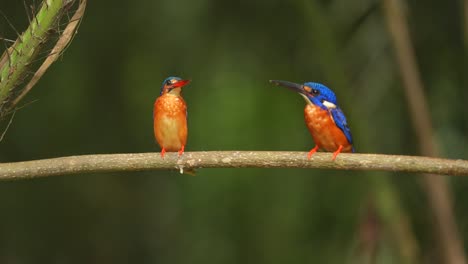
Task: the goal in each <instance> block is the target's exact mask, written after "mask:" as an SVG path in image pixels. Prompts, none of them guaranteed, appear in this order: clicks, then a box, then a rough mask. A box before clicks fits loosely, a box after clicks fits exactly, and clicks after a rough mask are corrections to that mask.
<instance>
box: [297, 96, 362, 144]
mask: <svg viewBox="0 0 468 264" xmlns="http://www.w3.org/2000/svg"><path fill="white" fill-rule="evenodd" d="M304 115H305V122H306V125H307V128H308V129H309V132H310V134H311V135H312V138H313V139H314V141H315V144H317V145H318V146H319V148H321V149H324V150H326V151H330V152H334V151H336V150H337V149H338V148H339V147H340V145H341V146H343V150H342V151H341V152H352V148H353V146H352V145H351V144H350V143H349V142H348V140H347V139H346V136H345V134H344V133H343V131H341V129H340V128H339V127H337V126H336V125H335V122H334V121H333V118H332V116H331V114H330V112H329V111H328V110H324V109H322V108H320V107H318V106H315V105H313V104H307V106H306V107H305V109H304Z"/></svg>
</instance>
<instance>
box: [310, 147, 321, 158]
mask: <svg viewBox="0 0 468 264" xmlns="http://www.w3.org/2000/svg"><path fill="white" fill-rule="evenodd" d="M318 149H319V146H318V145H315V147H314V148H313V149H311V150H310V151H309V154H307V159H310V158H311V157H312V155H314V153H315V152H317V150H318Z"/></svg>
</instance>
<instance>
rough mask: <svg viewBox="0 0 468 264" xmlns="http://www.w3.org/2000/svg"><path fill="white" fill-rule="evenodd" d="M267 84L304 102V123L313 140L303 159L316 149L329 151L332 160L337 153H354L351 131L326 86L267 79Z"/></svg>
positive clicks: (332, 93) (334, 97)
mask: <svg viewBox="0 0 468 264" xmlns="http://www.w3.org/2000/svg"><path fill="white" fill-rule="evenodd" d="M270 83H273V84H275V85H278V86H283V87H286V88H289V89H291V90H293V91H295V92H298V93H299V94H300V95H301V96H302V97H304V99H305V101H306V102H307V105H306V107H305V109H304V115H305V122H306V125H307V128H308V129H309V132H310V134H311V135H312V138H313V139H314V141H315V147H314V148H313V149H311V150H310V152H309V154H308V155H307V158H309V159H310V158H311V156H312V155H313V154H314V153H315V152H317V150H319V149H323V150H325V151H329V152H333V158H332V160H335V159H336V157H337V156H338V154H340V153H341V152H354V147H353V138H352V136H351V130H350V129H349V127H348V123H347V122H346V117H345V115H344V114H343V111H341V109H340V107H338V104H337V101H336V95H335V93H334V92H333V91H332V90H331V89H330V88H328V87H327V86H325V85H323V84H321V83H315V82H306V83H304V84H297V83H292V82H287V81H278V80H270Z"/></svg>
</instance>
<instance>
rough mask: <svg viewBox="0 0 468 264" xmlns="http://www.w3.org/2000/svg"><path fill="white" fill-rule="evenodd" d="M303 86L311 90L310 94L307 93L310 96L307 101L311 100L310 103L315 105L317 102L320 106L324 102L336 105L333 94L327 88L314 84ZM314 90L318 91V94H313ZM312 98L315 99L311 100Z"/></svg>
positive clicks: (308, 83)
mask: <svg viewBox="0 0 468 264" xmlns="http://www.w3.org/2000/svg"><path fill="white" fill-rule="evenodd" d="M304 86H307V87H310V88H311V89H312V90H311V92H309V94H310V96H308V97H309V100H311V101H312V102H314V103H315V102H316V101H318V102H320V104H321V103H323V101H324V100H325V101H328V102H330V103H332V104H335V105H336V104H337V102H336V95H335V93H334V92H333V91H332V90H331V89H330V88H328V87H327V86H325V85H323V84H321V83H316V82H306V83H304ZM314 89H315V90H316V91H318V94H314V92H313V90H314ZM312 96H313V98H315V99H314V100H312V98H311V97H312Z"/></svg>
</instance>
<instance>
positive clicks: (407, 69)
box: [383, 0, 466, 264]
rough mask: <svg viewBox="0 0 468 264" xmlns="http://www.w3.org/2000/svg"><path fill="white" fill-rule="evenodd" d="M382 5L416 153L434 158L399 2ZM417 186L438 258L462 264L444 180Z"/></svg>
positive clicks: (421, 87)
mask: <svg viewBox="0 0 468 264" xmlns="http://www.w3.org/2000/svg"><path fill="white" fill-rule="evenodd" d="M383 4H384V11H385V14H386V19H387V25H388V28H389V31H390V35H391V39H392V41H393V46H394V48H395V53H396V57H397V61H398V64H399V69H400V74H401V78H402V81H403V87H404V91H405V95H406V99H407V102H408V107H409V114H410V116H411V120H412V124H413V127H414V131H415V132H416V135H417V140H418V142H419V149H420V153H421V154H422V155H426V156H437V154H438V151H437V150H436V147H435V145H436V144H435V140H434V132H433V129H432V124H431V117H430V113H429V109H428V106H427V99H426V96H425V93H424V85H423V83H422V80H421V76H420V73H419V69H418V66H417V62H416V56H415V53H414V50H413V48H412V44H411V38H410V32H409V28H408V21H407V19H406V16H405V10H406V9H405V8H404V3H403V0H383ZM421 183H422V188H423V189H424V190H425V192H426V195H427V199H428V201H429V208H430V209H431V212H432V215H433V217H434V226H435V231H436V235H437V237H438V239H437V240H436V241H437V243H438V247H439V250H440V253H441V255H442V259H443V261H442V262H443V263H448V264H464V263H466V260H465V255H464V252H463V243H462V240H461V238H460V236H459V232H458V228H457V224H456V222H455V216H454V213H453V210H452V203H453V202H452V197H451V193H450V189H449V186H448V184H447V181H446V179H445V178H444V177H442V176H435V175H423V177H422V181H421Z"/></svg>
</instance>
